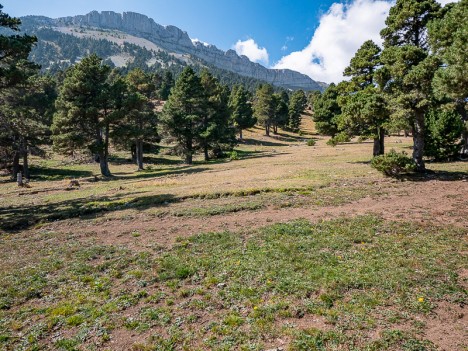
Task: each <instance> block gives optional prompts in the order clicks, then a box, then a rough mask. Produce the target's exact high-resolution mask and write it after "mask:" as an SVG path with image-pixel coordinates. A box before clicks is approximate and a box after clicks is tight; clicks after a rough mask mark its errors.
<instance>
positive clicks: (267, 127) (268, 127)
mask: <svg viewBox="0 0 468 351" xmlns="http://www.w3.org/2000/svg"><path fill="white" fill-rule="evenodd" d="M265 133H266V136H270V124H268V123H267V124H266V125H265Z"/></svg>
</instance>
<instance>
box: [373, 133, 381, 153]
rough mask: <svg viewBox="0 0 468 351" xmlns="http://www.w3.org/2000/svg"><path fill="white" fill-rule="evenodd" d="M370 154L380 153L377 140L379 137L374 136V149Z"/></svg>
mask: <svg viewBox="0 0 468 351" xmlns="http://www.w3.org/2000/svg"><path fill="white" fill-rule="evenodd" d="M372 155H373V156H374V157H375V156H379V155H380V140H379V137H375V138H374V149H373V151H372Z"/></svg>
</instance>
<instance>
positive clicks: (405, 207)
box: [49, 179, 468, 248]
mask: <svg viewBox="0 0 468 351" xmlns="http://www.w3.org/2000/svg"><path fill="white" fill-rule="evenodd" d="M389 185H391V186H389ZM372 186H373V187H375V188H376V189H375V190H376V191H379V189H383V188H385V189H386V191H385V194H384V195H382V196H372V197H371V196H367V197H364V198H362V199H360V200H358V201H354V202H351V203H347V204H344V205H340V206H335V205H334V206H310V207H306V208H280V209H276V208H266V209H262V210H255V211H241V212H236V213H230V214H222V215H214V216H203V217H176V216H164V217H162V218H158V217H156V218H155V217H153V216H148V215H146V214H145V213H141V214H139V215H137V216H136V217H135V218H133V219H131V220H128V219H116V218H112V219H111V220H109V221H106V222H105V225H96V224H95V222H94V221H93V220H88V221H86V220H85V221H84V220H70V221H65V222H57V223H55V224H51V225H50V227H49V228H50V229H51V230H54V231H63V232H77V229H80V230H79V231H78V232H80V233H82V237H83V239H84V240H89V239H90V238H92V239H93V240H95V241H96V243H102V244H114V245H115V244H117V245H118V244H121V245H130V246H132V247H134V248H137V247H140V248H144V247H146V246H147V245H150V244H151V245H154V244H157V245H161V246H171V245H172V244H173V243H174V242H175V240H176V239H177V238H179V237H184V236H191V235H195V234H197V233H202V232H218V231H223V230H229V231H236V232H238V231H243V230H251V229H252V228H259V227H263V226H265V225H269V224H273V223H280V222H288V221H291V220H296V219H300V218H304V219H307V220H309V221H311V222H317V221H320V220H327V219H333V218H338V217H343V216H346V217H353V216H359V215H367V214H374V215H377V216H380V217H382V218H385V219H388V220H397V221H398V220H401V221H416V222H420V223H423V224H427V225H453V226H456V227H460V228H463V229H467V230H468V220H467V218H468V181H466V180H456V181H440V180H429V181H425V182H399V181H396V182H395V181H391V180H385V179H384V180H381V181H379V182H375V183H374V184H373V185H372ZM343 187H344V188H345V187H346V186H343ZM462 194H465V196H463V195H462ZM188 201H190V200H188ZM186 205H187V204H186ZM169 208H170V206H169ZM132 231H133V232H135V231H137V232H139V233H140V234H141V236H139V237H138V238H134V237H132V236H130V235H128V233H129V232H132Z"/></svg>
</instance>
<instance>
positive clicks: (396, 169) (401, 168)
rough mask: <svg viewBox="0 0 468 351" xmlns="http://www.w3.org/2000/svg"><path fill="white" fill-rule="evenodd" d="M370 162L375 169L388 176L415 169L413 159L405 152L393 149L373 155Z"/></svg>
mask: <svg viewBox="0 0 468 351" xmlns="http://www.w3.org/2000/svg"><path fill="white" fill-rule="evenodd" d="M371 164H372V167H374V168H375V169H376V170H378V171H379V172H382V173H383V174H385V175H387V176H390V177H394V176H397V175H399V174H401V173H408V172H413V171H414V170H415V169H416V165H415V163H414V161H413V160H412V159H411V158H410V157H408V156H407V154H406V153H405V152H401V153H398V152H396V151H395V150H394V149H392V150H391V151H390V152H389V153H388V154H385V155H380V156H376V157H374V158H373V159H372V163H371Z"/></svg>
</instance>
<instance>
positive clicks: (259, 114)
mask: <svg viewBox="0 0 468 351" xmlns="http://www.w3.org/2000/svg"><path fill="white" fill-rule="evenodd" d="M273 94H274V90H273V86H271V85H270V84H263V85H260V86H259V87H258V89H257V91H256V93H255V99H254V104H253V109H254V116H255V118H256V119H257V122H258V123H259V124H260V125H262V126H263V127H264V128H265V132H266V135H267V136H269V135H270V128H271V126H272V123H273V118H274V116H275V112H276V104H275V100H274V97H273Z"/></svg>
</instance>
